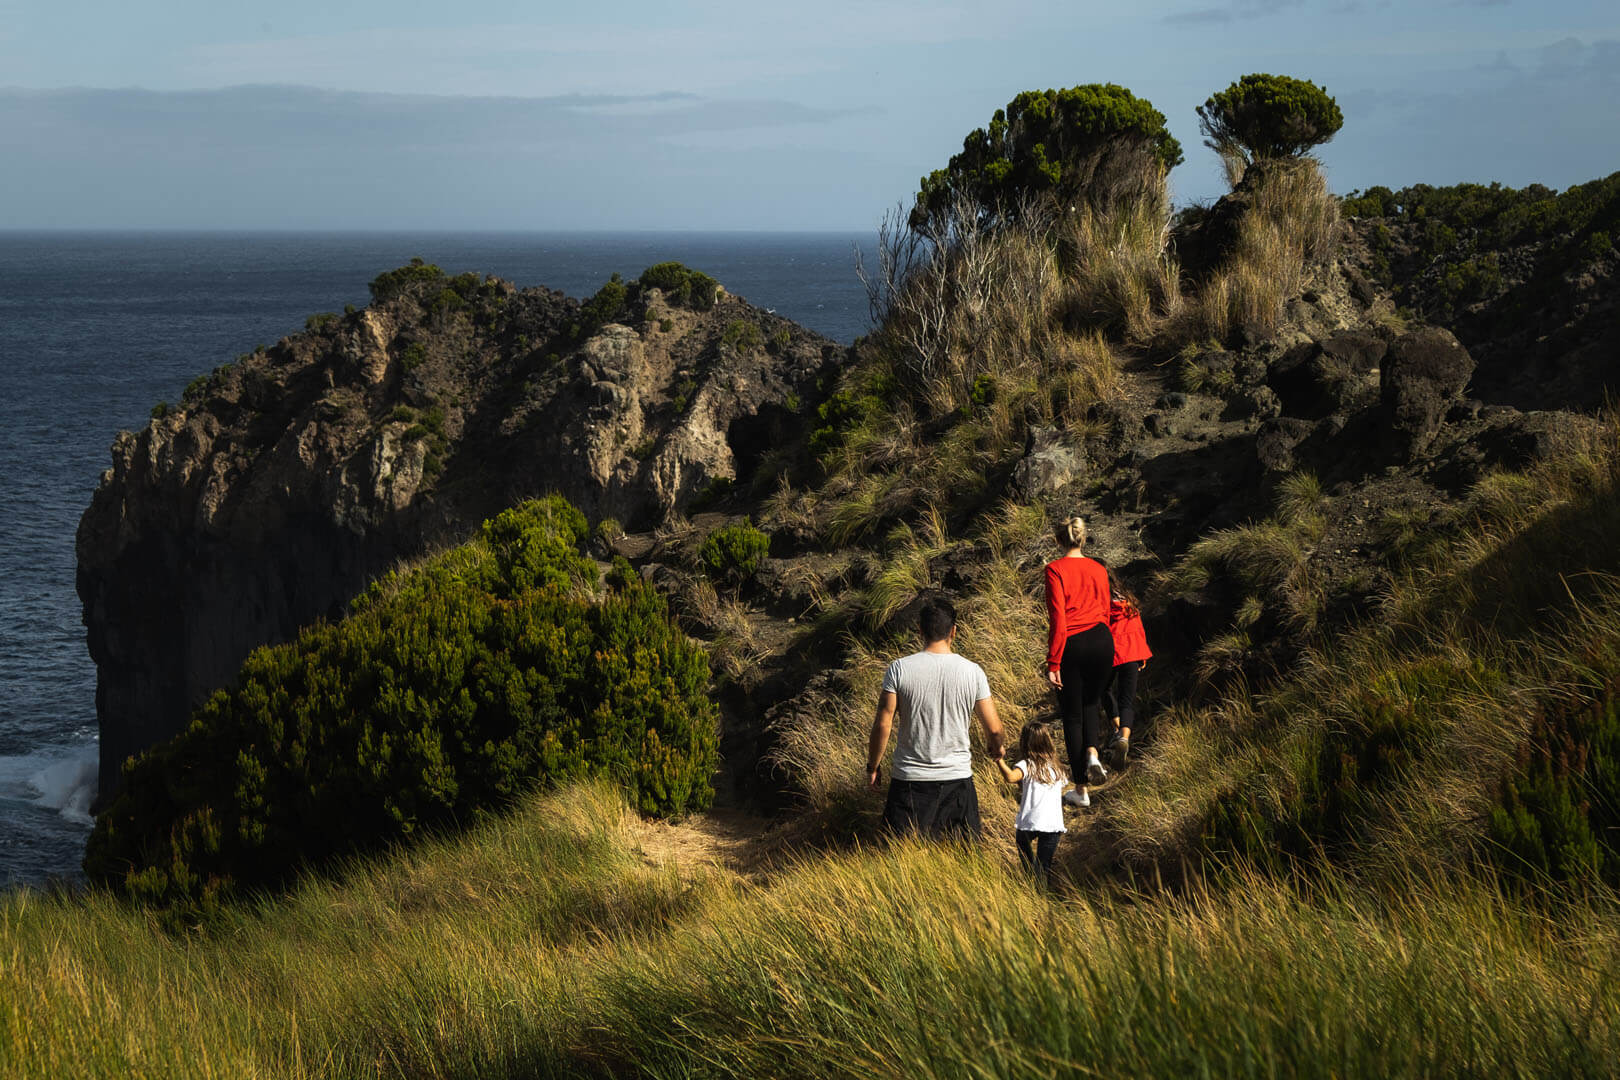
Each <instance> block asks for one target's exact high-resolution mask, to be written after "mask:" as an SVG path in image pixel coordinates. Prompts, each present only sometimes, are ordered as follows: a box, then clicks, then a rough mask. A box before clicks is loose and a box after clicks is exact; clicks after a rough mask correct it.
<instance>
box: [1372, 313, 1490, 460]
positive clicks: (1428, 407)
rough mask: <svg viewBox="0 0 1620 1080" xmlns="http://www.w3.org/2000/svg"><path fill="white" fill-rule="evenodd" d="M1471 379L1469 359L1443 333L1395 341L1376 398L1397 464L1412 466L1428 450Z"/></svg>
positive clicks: (1412, 335)
mask: <svg viewBox="0 0 1620 1080" xmlns="http://www.w3.org/2000/svg"><path fill="white" fill-rule="evenodd" d="M1473 373H1474V359H1473V357H1471V356H1469V355H1468V350H1467V349H1465V348H1463V347H1462V344H1461V343H1460V342H1458V340H1457V339H1456V338H1455V337H1453V336H1452V334H1451V332H1450V331H1448V330H1442V329H1440V328H1439V327H1433V326H1431V327H1425V328H1423V329H1421V330H1416V331H1414V332H1412V333H1410V334H1403V335H1401V336H1400V337H1398V338H1396V339H1395V341H1394V342H1393V343H1392V344H1391V345H1390V347H1389V353H1388V355H1387V356H1386V357H1385V359H1384V362H1383V367H1382V369H1381V378H1380V380H1379V392H1380V397H1381V399H1382V404H1383V409H1384V414H1385V420H1386V422H1387V424H1388V433H1389V440H1390V449H1391V451H1392V452H1393V453H1394V455H1395V457H1396V458H1397V459H1398V460H1401V461H1414V460H1416V459H1417V458H1418V457H1420V456H1422V454H1423V452H1424V451H1425V450H1427V449H1428V448H1429V445H1430V444H1431V443H1432V442H1434V437H1435V434H1436V433H1437V432H1438V431H1439V430H1440V425H1441V423H1442V422H1443V421H1444V419H1445V415H1446V411H1447V410H1448V409H1449V408H1450V407H1451V403H1452V401H1453V400H1454V399H1456V398H1457V397H1458V395H1460V394H1461V393H1462V391H1463V388H1464V387H1466V386H1467V385H1468V379H1469V377H1470V376H1472V375H1473Z"/></svg>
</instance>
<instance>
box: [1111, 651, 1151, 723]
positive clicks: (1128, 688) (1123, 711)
mask: <svg viewBox="0 0 1620 1080" xmlns="http://www.w3.org/2000/svg"><path fill="white" fill-rule="evenodd" d="M1141 677H1142V661H1140V660H1128V661H1126V662H1125V663H1123V664H1120V665H1118V666H1117V667H1115V668H1114V674H1113V676H1112V678H1111V679H1110V680H1109V683H1108V693H1107V694H1106V695H1105V696H1104V701H1103V704H1104V705H1105V706H1106V707H1107V710H1108V715H1109V716H1117V717H1119V726H1120V728H1121V729H1124V728H1128V727H1135V726H1136V724H1135V723H1134V721H1135V720H1136V682H1137V680H1138V679H1140V678H1141Z"/></svg>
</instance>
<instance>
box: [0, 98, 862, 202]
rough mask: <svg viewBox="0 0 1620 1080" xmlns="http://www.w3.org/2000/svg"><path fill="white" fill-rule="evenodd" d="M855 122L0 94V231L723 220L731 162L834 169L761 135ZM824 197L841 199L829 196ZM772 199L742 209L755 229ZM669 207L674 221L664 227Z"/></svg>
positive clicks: (607, 106)
mask: <svg viewBox="0 0 1620 1080" xmlns="http://www.w3.org/2000/svg"><path fill="white" fill-rule="evenodd" d="M853 115H856V111H855V110H841V109H825V108H813V107H810V106H806V105H802V104H798V103H796V102H791V101H775V100H764V99H754V100H748V99H739V100H723V99H715V98H709V97H703V96H700V95H696V94H692V93H690V92H662V93H656V94H619V95H614V94H571V95H563V96H556V97H549V98H516V97H482V98H469V97H442V96H428V95H408V94H367V93H358V92H347V91H330V90H317V89H311V88H309V87H297V86H239V87H231V88H228V89H223V90H208V91H175V92H158V91H147V90H99V89H79V90H54V91H26V90H22V91H19V90H0V158H3V159H5V160H6V162H7V168H6V169H5V170H0V227H3V226H6V225H10V226H13V227H15V226H19V225H20V226H23V227H29V226H48V225H84V226H86V227H99V226H117V225H128V226H145V225H153V226H165V227H170V226H173V227H254V226H275V225H281V224H302V225H319V226H323V227H324V226H325V225H327V224H328V223H331V224H336V223H342V224H346V225H349V226H351V227H363V228H370V227H395V226H397V225H400V224H403V223H412V224H415V225H418V226H420V225H423V224H429V225H432V226H434V227H446V228H451V227H497V226H498V225H500V224H501V223H502V221H503V220H510V219H509V218H507V217H504V215H516V216H517V217H518V218H521V219H522V220H525V221H527V222H528V223H529V225H530V227H559V226H569V225H574V226H577V227H613V226H614V225H615V224H616V223H620V224H622V225H623V227H657V226H658V225H659V224H660V223H662V224H663V225H665V226H669V225H677V224H682V223H684V221H686V220H689V219H692V218H695V217H699V216H707V217H708V218H710V219H718V220H721V221H724V220H726V215H727V214H728V213H730V212H731V205H730V204H729V203H728V202H727V200H726V195H727V189H728V186H729V185H733V184H741V183H743V182H744V181H745V179H746V178H745V177H743V176H742V175H740V174H738V175H735V176H733V175H731V174H729V173H723V172H721V170H722V169H724V168H726V166H725V165H724V164H723V163H722V159H723V158H726V157H728V156H730V155H727V154H726V153H725V151H726V150H727V149H729V148H730V147H731V146H732V145H733V144H736V145H739V146H740V145H744V144H751V145H768V146H774V147H775V149H774V151H773V152H774V153H776V154H777V155H778V156H780V157H783V158H786V159H790V160H791V159H795V158H798V159H802V160H800V161H798V163H797V164H796V165H795V166H794V168H796V169H797V170H798V171H800V172H814V171H815V169H816V168H817V167H819V168H820V169H822V170H823V171H830V170H831V169H832V168H834V167H835V166H833V165H832V164H831V163H830V162H828V163H825V164H823V163H822V162H820V161H817V160H815V158H816V155H815V154H814V153H812V151H810V150H809V149H805V150H802V151H801V150H799V149H798V148H797V143H798V141H799V140H796V139H793V138H780V139H775V140H772V139H763V140H762V139H761V137H760V135H761V133H768V132H775V131H781V132H792V131H794V130H801V131H802V130H806V129H816V128H819V127H825V126H827V125H829V124H832V123H834V122H836V121H838V120H840V119H842V118H844V117H848V116H853ZM682 140H698V141H699V142H702V143H705V144H706V145H708V147H709V149H707V150H700V149H698V148H696V147H693V146H683V145H681V142H682ZM820 156H821V158H823V159H825V158H826V156H827V155H826V154H825V151H822V152H821V153H820ZM733 171H734V170H733ZM822 183H823V185H824V186H825V188H826V191H827V197H828V199H829V200H832V199H836V197H837V195H836V193H837V190H838V187H839V185H838V183H837V182H836V180H834V179H832V178H830V177H825V176H823V178H822ZM755 186H756V187H758V185H757V183H756V185H755ZM770 195H771V192H770V190H769V189H764V190H760V191H756V192H753V193H752V194H751V195H750V196H749V198H750V199H751V200H752V203H753V206H754V208H755V210H754V211H752V212H757V210H758V208H759V207H762V206H764V205H765V204H766V203H768V201H769V198H770ZM706 201H707V202H710V203H712V205H705V202H706ZM666 204H667V206H668V207H670V208H674V209H672V210H671V211H670V212H671V213H678V214H679V215H682V216H677V217H674V218H673V219H670V218H669V217H668V214H666ZM756 220H757V219H756ZM749 223H750V222H749V221H748V220H747V219H745V220H743V221H737V222H733V224H734V225H736V226H737V227H741V226H743V225H744V224H749Z"/></svg>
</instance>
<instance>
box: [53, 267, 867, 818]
mask: <svg viewBox="0 0 1620 1080" xmlns="http://www.w3.org/2000/svg"><path fill="white" fill-rule="evenodd" d="M450 284H452V285H458V284H459V288H460V293H458V294H456V295H453V296H452V295H450V294H451V293H452V290H450V289H445V288H443V286H444V285H445V282H444V281H438V282H434V283H432V286H431V287H422V288H418V289H414V290H413V289H406V290H403V291H401V292H400V293H399V295H396V296H394V297H392V298H390V299H388V300H386V301H384V302H379V303H377V304H375V305H373V306H372V307H370V308H367V309H365V310H363V311H360V312H356V313H353V314H350V315H347V316H343V317H340V318H336V319H331V320H326V321H324V322H322V323H320V324H318V325H314V326H313V328H312V329H310V330H308V331H306V332H304V333H301V334H297V335H295V336H293V337H289V338H286V339H283V340H282V341H281V342H279V343H278V344H277V345H275V346H274V347H273V348H270V349H268V350H265V351H262V352H259V353H256V354H254V355H252V356H249V357H246V358H244V359H243V360H241V361H240V362H238V363H237V364H235V365H232V366H230V367H228V368H225V369H221V370H220V371H218V372H216V373H215V374H214V375H212V376H210V377H209V378H207V379H206V380H202V381H199V383H198V384H196V385H195V386H194V387H193V388H192V389H191V390H190V391H188V394H187V398H186V400H185V401H184V403H183V404H182V407H181V408H180V409H178V410H176V411H174V412H171V413H169V414H167V415H164V416H162V417H160V418H157V419H154V420H152V421H151V422H150V423H149V424H148V425H147V426H146V427H145V428H143V429H142V430H140V431H138V432H133V433H131V432H124V433H122V434H120V435H119V436H118V438H117V440H116V441H115V442H114V445H113V447H112V459H113V460H112V467H111V468H110V469H109V470H108V471H107V472H106V473H105V474H104V475H103V477H102V480H101V484H100V486H99V487H98V488H97V490H96V492H95V495H94V496H93V498H92V500H91V504H90V506H89V508H88V509H87V510H86V511H85V514H84V517H83V519H82V521H81V522H80V526H79V533H78V542H77V546H78V561H79V569H78V590H79V595H80V598H81V599H82V601H83V603H84V619H85V625H86V628H87V631H88V633H87V637H88V641H89V647H90V652H91V656H92V658H93V659H94V660H95V662H96V666H97V690H96V705H97V714H98V717H99V720H100V725H101V759H102V760H101V765H102V769H101V775H102V777H103V778H104V780H103V792H102V795H103V798H105V796H106V795H108V794H110V791H111V790H112V788H113V786H114V785H115V783H116V778H117V777H118V776H119V774H120V767H121V765H122V763H123V761H124V760H125V759H126V758H127V757H128V756H129V755H131V754H134V753H137V752H139V751H140V750H142V749H144V748H146V747H148V746H150V745H152V744H153V743H155V742H157V741H159V740H161V739H164V738H166V737H168V736H170V735H172V734H174V733H175V732H177V731H178V730H179V729H180V728H181V727H182V726H183V725H184V724H185V723H186V721H187V718H188V717H189V715H190V712H191V710H192V709H193V708H194V707H195V706H197V705H198V704H199V703H200V702H202V701H203V700H204V699H205V698H206V697H207V696H208V695H209V694H210V693H212V692H213V691H214V690H215V689H216V688H219V687H220V686H222V685H224V684H225V683H226V682H227V681H228V680H229V679H230V678H231V677H232V676H233V675H234V674H235V672H236V671H237V669H238V668H239V666H240V665H241V663H242V660H243V659H244V657H245V656H246V655H247V654H248V652H249V651H251V650H252V649H253V648H255V647H257V646H259V645H263V644H268V643H275V642H280V641H285V640H288V639H289V638H291V637H292V636H294V635H295V634H296V633H297V632H298V630H299V628H300V627H303V626H306V625H308V624H309V623H311V622H313V621H315V620H317V619H322V618H327V619H331V618H338V617H340V616H342V615H343V614H344V612H345V611H346V610H347V608H348V605H349V602H350V601H351V599H352V598H353V597H354V596H355V595H356V594H357V593H359V592H360V591H361V590H362V589H364V588H365V587H366V585H367V583H368V582H370V581H372V580H373V579H375V578H376V577H377V576H378V575H380V574H381V573H383V572H385V571H386V570H388V569H390V568H391V567H393V566H395V565H396V564H397V563H399V562H400V561H402V560H408V559H411V558H413V557H415V556H417V555H419V554H421V553H422V552H424V551H426V550H429V549H432V548H434V547H437V546H440V545H445V544H451V543H457V542H460V541H463V540H465V539H467V538H468V537H469V536H470V535H471V534H472V533H473V531H474V529H475V528H476V527H477V525H478V523H479V522H481V521H482V520H484V519H485V518H487V517H490V516H492V515H494V514H495V513H498V512H499V511H500V510H501V509H503V508H505V507H507V506H510V505H512V504H513V503H515V502H517V501H519V500H521V499H522V498H525V497H527V496H531V495H539V494H544V493H548V492H560V493H561V494H563V495H565V496H567V497H568V498H569V499H570V500H572V501H573V502H574V503H575V504H577V505H578V506H580V507H581V509H583V510H584V511H585V512H586V513H587V515H589V516H591V517H592V518H607V517H613V518H616V519H617V520H618V521H619V522H620V523H621V525H622V526H624V527H626V528H632V529H634V528H647V527H650V526H652V525H656V524H657V523H659V522H660V521H661V520H663V519H664V518H665V517H666V516H668V515H670V514H676V513H681V512H684V511H685V510H687V509H688V508H689V507H690V506H691V505H692V504H693V503H694V501H696V500H698V499H699V498H700V497H705V496H710V495H712V494H713V492H715V491H716V490H721V489H724V488H725V487H726V486H727V485H729V484H731V483H733V482H738V481H746V480H747V479H749V474H750V472H751V471H752V470H753V469H754V468H756V467H757V466H758V465H759V463H760V461H761V460H762V459H763V457H764V452H765V450H766V449H767V448H768V447H769V445H770V444H771V442H772V441H773V439H777V438H779V437H780V436H781V431H782V429H783V426H784V425H790V424H792V423H793V422H794V421H795V418H796V413H795V411H794V410H793V409H790V408H788V405H787V403H789V402H792V403H793V404H794V405H798V403H799V401H800V400H806V399H811V398H813V397H814V396H815V394H816V393H817V386H818V380H819V379H820V377H821V376H822V375H823V374H824V373H825V372H827V371H828V370H829V369H830V368H833V367H836V366H837V365H838V364H839V363H841V362H842V359H843V356H844V353H845V350H844V349H843V348H842V347H841V346H838V345H836V344H835V343H833V342H831V341H828V340H826V339H824V338H821V337H818V336H817V335H815V334H813V333H811V332H809V331H806V330H804V329H803V328H801V327H798V326H796V325H794V324H792V323H790V322H788V321H787V320H785V319H781V318H779V317H776V316H774V315H771V314H769V313H767V312H764V311H762V310H759V309H757V308H754V307H752V306H750V305H749V304H747V303H746V302H744V301H743V300H741V299H740V298H736V297H732V296H728V295H726V294H725V293H724V292H723V291H722V292H721V293H720V294H719V296H718V298H717V300H716V302H715V303H714V305H713V306H712V308H711V309H709V310H704V311H696V310H690V309H688V308H687V307H684V306H680V305H677V304H674V303H671V302H669V301H667V300H666V299H665V298H664V297H663V296H662V295H661V294H660V293H659V292H658V290H656V289H638V290H635V291H634V292H633V293H632V294H631V299H630V302H629V303H628V304H627V305H626V306H624V307H623V308H621V310H620V311H618V312H617V313H616V314H615V315H614V316H613V318H614V321H612V322H609V323H607V324H606V325H602V326H600V327H598V328H591V327H588V326H582V325H581V320H582V310H581V306H580V305H579V304H578V303H577V302H575V301H574V300H571V299H569V298H567V297H565V296H563V295H562V294H560V293H555V292H551V291H549V290H545V289H528V290H522V291H519V290H517V289H516V288H514V287H512V286H511V285H509V284H507V283H505V282H500V281H496V280H494V279H486V280H484V281H482V282H478V281H477V280H476V279H471V284H468V283H467V279H455V280H454V281H451V282H450ZM441 290H442V291H441Z"/></svg>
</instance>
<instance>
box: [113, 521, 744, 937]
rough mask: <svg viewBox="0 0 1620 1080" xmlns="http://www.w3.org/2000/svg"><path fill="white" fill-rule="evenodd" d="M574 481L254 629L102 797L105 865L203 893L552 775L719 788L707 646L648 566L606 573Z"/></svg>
mask: <svg viewBox="0 0 1620 1080" xmlns="http://www.w3.org/2000/svg"><path fill="white" fill-rule="evenodd" d="M586 534H587V528H586V523H585V519H584V517H583V516H582V515H581V514H580V513H579V512H578V511H577V510H575V509H574V508H573V507H571V506H569V505H568V504H567V503H566V502H564V501H563V500H561V499H560V498H556V497H553V498H549V499H545V500H540V501H535V502H530V503H526V504H524V505H523V506H521V507H517V508H515V509H512V510H508V511H505V512H504V513H502V514H500V515H499V516H498V517H496V518H494V519H493V520H491V521H489V522H486V523H485V525H484V529H483V534H482V537H481V539H480V540H478V541H476V542H474V543H471V544H467V545H464V546H462V547H460V548H456V549H453V550H451V551H449V552H447V553H445V554H444V555H441V556H438V557H436V558H434V559H433V560H431V561H430V562H428V563H426V564H425V565H423V566H421V567H420V568H418V569H416V570H414V571H410V572H408V573H404V574H398V575H394V574H391V575H389V576H388V577H386V578H384V579H383V580H381V581H379V582H378V583H377V584H376V585H374V586H373V587H372V588H371V589H370V590H369V591H368V592H367V593H366V594H365V595H364V596H363V597H362V598H361V599H360V600H358V601H357V602H356V604H355V610H354V612H353V614H351V615H350V617H349V618H347V619H345V620H343V621H342V622H339V623H335V624H330V625H317V626H314V627H311V628H309V629H307V630H305V631H304V632H303V633H302V634H300V635H299V637H298V639H297V640H296V641H294V642H291V643H288V644H285V645H279V646H275V647H273V648H270V647H267V648H261V649H258V650H256V651H255V652H254V653H253V654H252V655H251V656H250V657H249V658H248V659H247V661H246V663H244V665H243V667H242V670H241V672H240V674H239V676H238V678H237V680H236V682H235V683H234V684H233V685H232V686H231V687H229V688H228V689H225V690H221V691H219V692H217V693H216V694H215V695H214V696H213V697H212V698H211V699H209V701H208V702H207V703H206V704H205V705H203V706H202V707H201V708H199V709H198V710H197V711H196V712H195V713H194V714H193V717H192V721H191V724H190V726H189V727H188V728H187V729H186V730H185V731H184V732H183V733H182V734H181V735H180V736H178V737H177V738H175V739H173V740H171V741H170V742H168V743H164V744H162V745H160V746H157V747H155V748H153V749H151V750H149V751H148V752H146V753H145V754H143V755H141V756H140V757H138V758H136V759H134V760H133V761H132V762H131V763H129V764H128V765H127V766H126V768H125V773H124V777H123V783H122V787H121V788H120V791H119V794H118V796H117V797H116V798H115V799H114V800H113V802H112V804H111V805H110V806H108V807H107V809H106V810H104V811H103V812H102V813H101V815H100V816H99V817H98V818H97V822H96V828H95V831H94V833H93V834H92V836H91V839H90V843H89V846H88V849H87V852H86V856H85V869H86V872H87V873H88V874H89V875H90V877H91V878H92V879H93V880H95V881H98V882H104V883H107V884H110V885H113V886H115V887H118V888H121V889H123V890H124V891H126V892H128V893H129V894H131V895H132V896H135V897H137V898H140V899H143V900H150V901H156V902H160V903H165V904H172V905H176V906H178V907H180V908H192V907H204V908H206V907H208V906H211V905H212V904H213V903H215V902H216V901H217V900H218V899H220V898H221V897H223V896H226V895H228V894H230V893H231V892H233V891H236V890H240V889H243V888H256V887H275V886H279V885H282V884H284V883H285V882H287V881H288V880H289V879H290V878H291V877H292V876H293V875H294V874H296V873H297V872H299V871H300V870H301V869H304V868H318V867H321V866H323V865H327V864H329V863H330V862H331V860H332V859H334V858H336V857H339V856H343V855H346V854H348V853H351V852H357V851H362V850H366V849H372V848H376V847H378V846H379V845H384V844H388V843H392V842H397V841H400V840H404V839H406V838H408V837H411V836H413V835H415V834H418V833H420V832H422V831H423V830H425V829H431V828H435V827H445V826H450V825H453V824H456V823H462V822H466V821H469V820H472V819H475V818H477V817H478V816H479V815H481V814H483V813H485V812H488V811H490V810H493V809H497V808H499V807H501V806H503V805H504V804H506V803H507V802H508V801H509V800H510V799H511V798H512V797H513V796H515V795H516V794H518V793H519V792H521V791H523V790H524V789H525V788H527V787H529V786H530V785H532V784H534V783H536V782H555V781H560V780H564V779H570V778H575V777H580V776H586V775H598V774H605V775H608V776H612V777H614V778H616V779H618V780H620V781H621V782H623V783H624V784H625V785H626V786H627V787H628V788H630V789H631V790H632V792H633V793H634V798H635V799H636V802H637V804H638V805H639V806H640V807H641V809H642V810H643V811H645V812H648V813H659V814H679V813H682V812H684V811H688V810H692V809H698V808H701V807H703V806H705V805H707V803H708V800H709V798H710V797H711V794H712V789H711V787H710V776H711V774H712V772H713V769H714V767H715V764H716V761H717V749H716V732H715V723H716V714H715V710H714V706H713V704H712V703H711V702H710V701H709V700H708V697H707V695H706V689H707V684H708V675H709V669H708V661H707V657H706V656H705V654H704V653H703V651H702V650H701V649H700V648H699V647H697V646H695V645H693V644H692V643H690V641H689V640H688V639H687V637H686V636H685V635H684V634H683V633H681V632H680V630H679V629H677V628H676V627H675V626H674V625H673V624H672V623H671V621H670V619H669V617H668V613H667V610H666V607H665V604H664V602H663V600H662V599H661V598H660V597H659V596H658V595H657V594H655V593H653V592H651V591H649V590H647V589H645V588H644V587H642V586H641V585H640V584H639V582H638V581H635V580H630V581H625V582H621V583H620V587H619V588H618V589H617V591H614V592H613V593H611V594H609V595H607V596H602V597H599V596H597V595H596V594H595V586H594V582H595V579H596V568H595V564H594V563H592V562H591V561H590V560H589V559H588V558H586V557H584V555H582V554H581V544H582V543H583V542H584V540H585V538H586Z"/></svg>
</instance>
